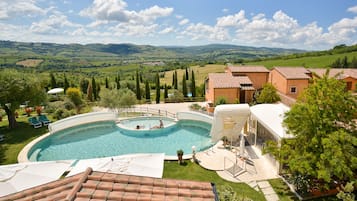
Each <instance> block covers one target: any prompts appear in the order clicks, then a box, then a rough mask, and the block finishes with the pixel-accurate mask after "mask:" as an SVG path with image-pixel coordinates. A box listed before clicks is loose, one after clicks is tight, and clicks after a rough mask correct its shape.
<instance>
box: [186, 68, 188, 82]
mask: <svg viewBox="0 0 357 201" xmlns="http://www.w3.org/2000/svg"><path fill="white" fill-rule="evenodd" d="M185 73H186V80H188V70H187V67H186V72H185Z"/></svg>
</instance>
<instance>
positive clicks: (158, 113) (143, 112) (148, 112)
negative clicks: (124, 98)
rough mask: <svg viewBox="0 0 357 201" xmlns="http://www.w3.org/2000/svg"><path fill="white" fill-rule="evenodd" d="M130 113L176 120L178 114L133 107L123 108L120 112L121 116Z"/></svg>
mask: <svg viewBox="0 0 357 201" xmlns="http://www.w3.org/2000/svg"><path fill="white" fill-rule="evenodd" d="M129 112H134V113H141V115H142V116H146V115H155V116H164V117H170V118H173V119H176V117H177V115H176V113H172V112H168V111H166V110H161V109H153V108H149V107H131V108H122V109H120V111H119V116H125V114H127V113H129Z"/></svg>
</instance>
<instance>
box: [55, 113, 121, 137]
mask: <svg viewBox="0 0 357 201" xmlns="http://www.w3.org/2000/svg"><path fill="white" fill-rule="evenodd" d="M117 119H118V116H117V114H116V113H113V112H90V113H85V114H79V115H75V116H71V117H68V118H65V119H61V120H58V121H56V122H54V123H50V124H49V125H48V130H49V132H50V133H54V132H57V131H60V130H64V129H66V128H69V127H73V126H77V125H81V124H88V123H92V122H98V121H114V122H115V121H117Z"/></svg>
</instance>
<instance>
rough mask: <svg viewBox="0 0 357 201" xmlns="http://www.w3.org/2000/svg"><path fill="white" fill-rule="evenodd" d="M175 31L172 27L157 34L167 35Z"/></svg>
mask: <svg viewBox="0 0 357 201" xmlns="http://www.w3.org/2000/svg"><path fill="white" fill-rule="evenodd" d="M174 31H175V28H174V27H167V28H165V29H163V30H161V31H160V32H159V34H168V33H172V32H174Z"/></svg>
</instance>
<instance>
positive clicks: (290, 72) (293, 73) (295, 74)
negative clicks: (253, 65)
mask: <svg viewBox="0 0 357 201" xmlns="http://www.w3.org/2000/svg"><path fill="white" fill-rule="evenodd" d="M274 69H275V70H276V71H278V72H280V74H282V75H283V76H284V77H285V78H286V79H310V76H309V75H308V74H309V73H310V71H308V70H306V69H305V68H304V67H274Z"/></svg>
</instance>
